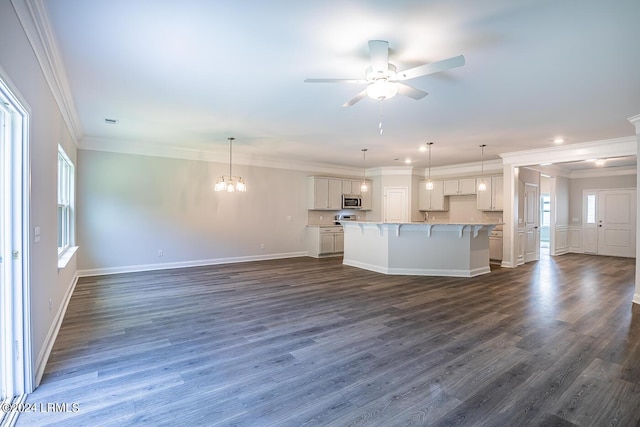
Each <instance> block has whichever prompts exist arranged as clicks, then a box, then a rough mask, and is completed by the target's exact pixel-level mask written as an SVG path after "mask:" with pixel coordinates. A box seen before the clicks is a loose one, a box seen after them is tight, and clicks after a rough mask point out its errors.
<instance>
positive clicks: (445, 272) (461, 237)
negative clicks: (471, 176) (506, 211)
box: [342, 221, 500, 277]
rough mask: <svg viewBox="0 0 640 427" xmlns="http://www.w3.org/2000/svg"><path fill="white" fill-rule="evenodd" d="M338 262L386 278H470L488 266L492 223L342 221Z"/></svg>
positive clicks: (493, 225)
mask: <svg viewBox="0 0 640 427" xmlns="http://www.w3.org/2000/svg"><path fill="white" fill-rule="evenodd" d="M342 225H343V226H344V258H343V263H344V264H345V265H350V266H353V267H359V268H363V269H366V270H372V271H377V272H380V273H385V274H412V275H426V276H458V277H472V276H477V275H479V274H486V273H489V272H490V271H491V269H490V267H489V234H490V232H491V230H492V229H493V228H494V227H495V226H496V225H500V224H499V223H495V222H469V223H435V222H377V221H343V222H342Z"/></svg>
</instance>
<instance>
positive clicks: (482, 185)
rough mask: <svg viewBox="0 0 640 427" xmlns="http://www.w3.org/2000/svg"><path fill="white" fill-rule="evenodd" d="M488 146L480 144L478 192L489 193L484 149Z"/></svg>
mask: <svg viewBox="0 0 640 427" xmlns="http://www.w3.org/2000/svg"><path fill="white" fill-rule="evenodd" d="M486 146H487V144H480V150H482V151H481V152H480V184H479V185H478V191H487V184H486V183H485V182H484V147H486Z"/></svg>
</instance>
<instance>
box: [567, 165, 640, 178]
mask: <svg viewBox="0 0 640 427" xmlns="http://www.w3.org/2000/svg"><path fill="white" fill-rule="evenodd" d="M637 173H638V171H637V170H636V166H629V167H615V168H596V169H584V170H577V171H571V173H570V174H569V178H571V179H579V178H602V177H607V176H623V175H635V174H637Z"/></svg>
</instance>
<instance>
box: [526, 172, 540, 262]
mask: <svg viewBox="0 0 640 427" xmlns="http://www.w3.org/2000/svg"><path fill="white" fill-rule="evenodd" d="M539 204H540V196H539V189H538V186H537V185H535V184H530V183H525V185H524V239H525V241H524V262H530V261H537V260H539V259H540V213H539V207H538V206H539Z"/></svg>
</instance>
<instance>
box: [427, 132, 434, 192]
mask: <svg viewBox="0 0 640 427" xmlns="http://www.w3.org/2000/svg"><path fill="white" fill-rule="evenodd" d="M432 145H433V142H427V147H429V177H428V179H427V190H433V181H431V146H432Z"/></svg>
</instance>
